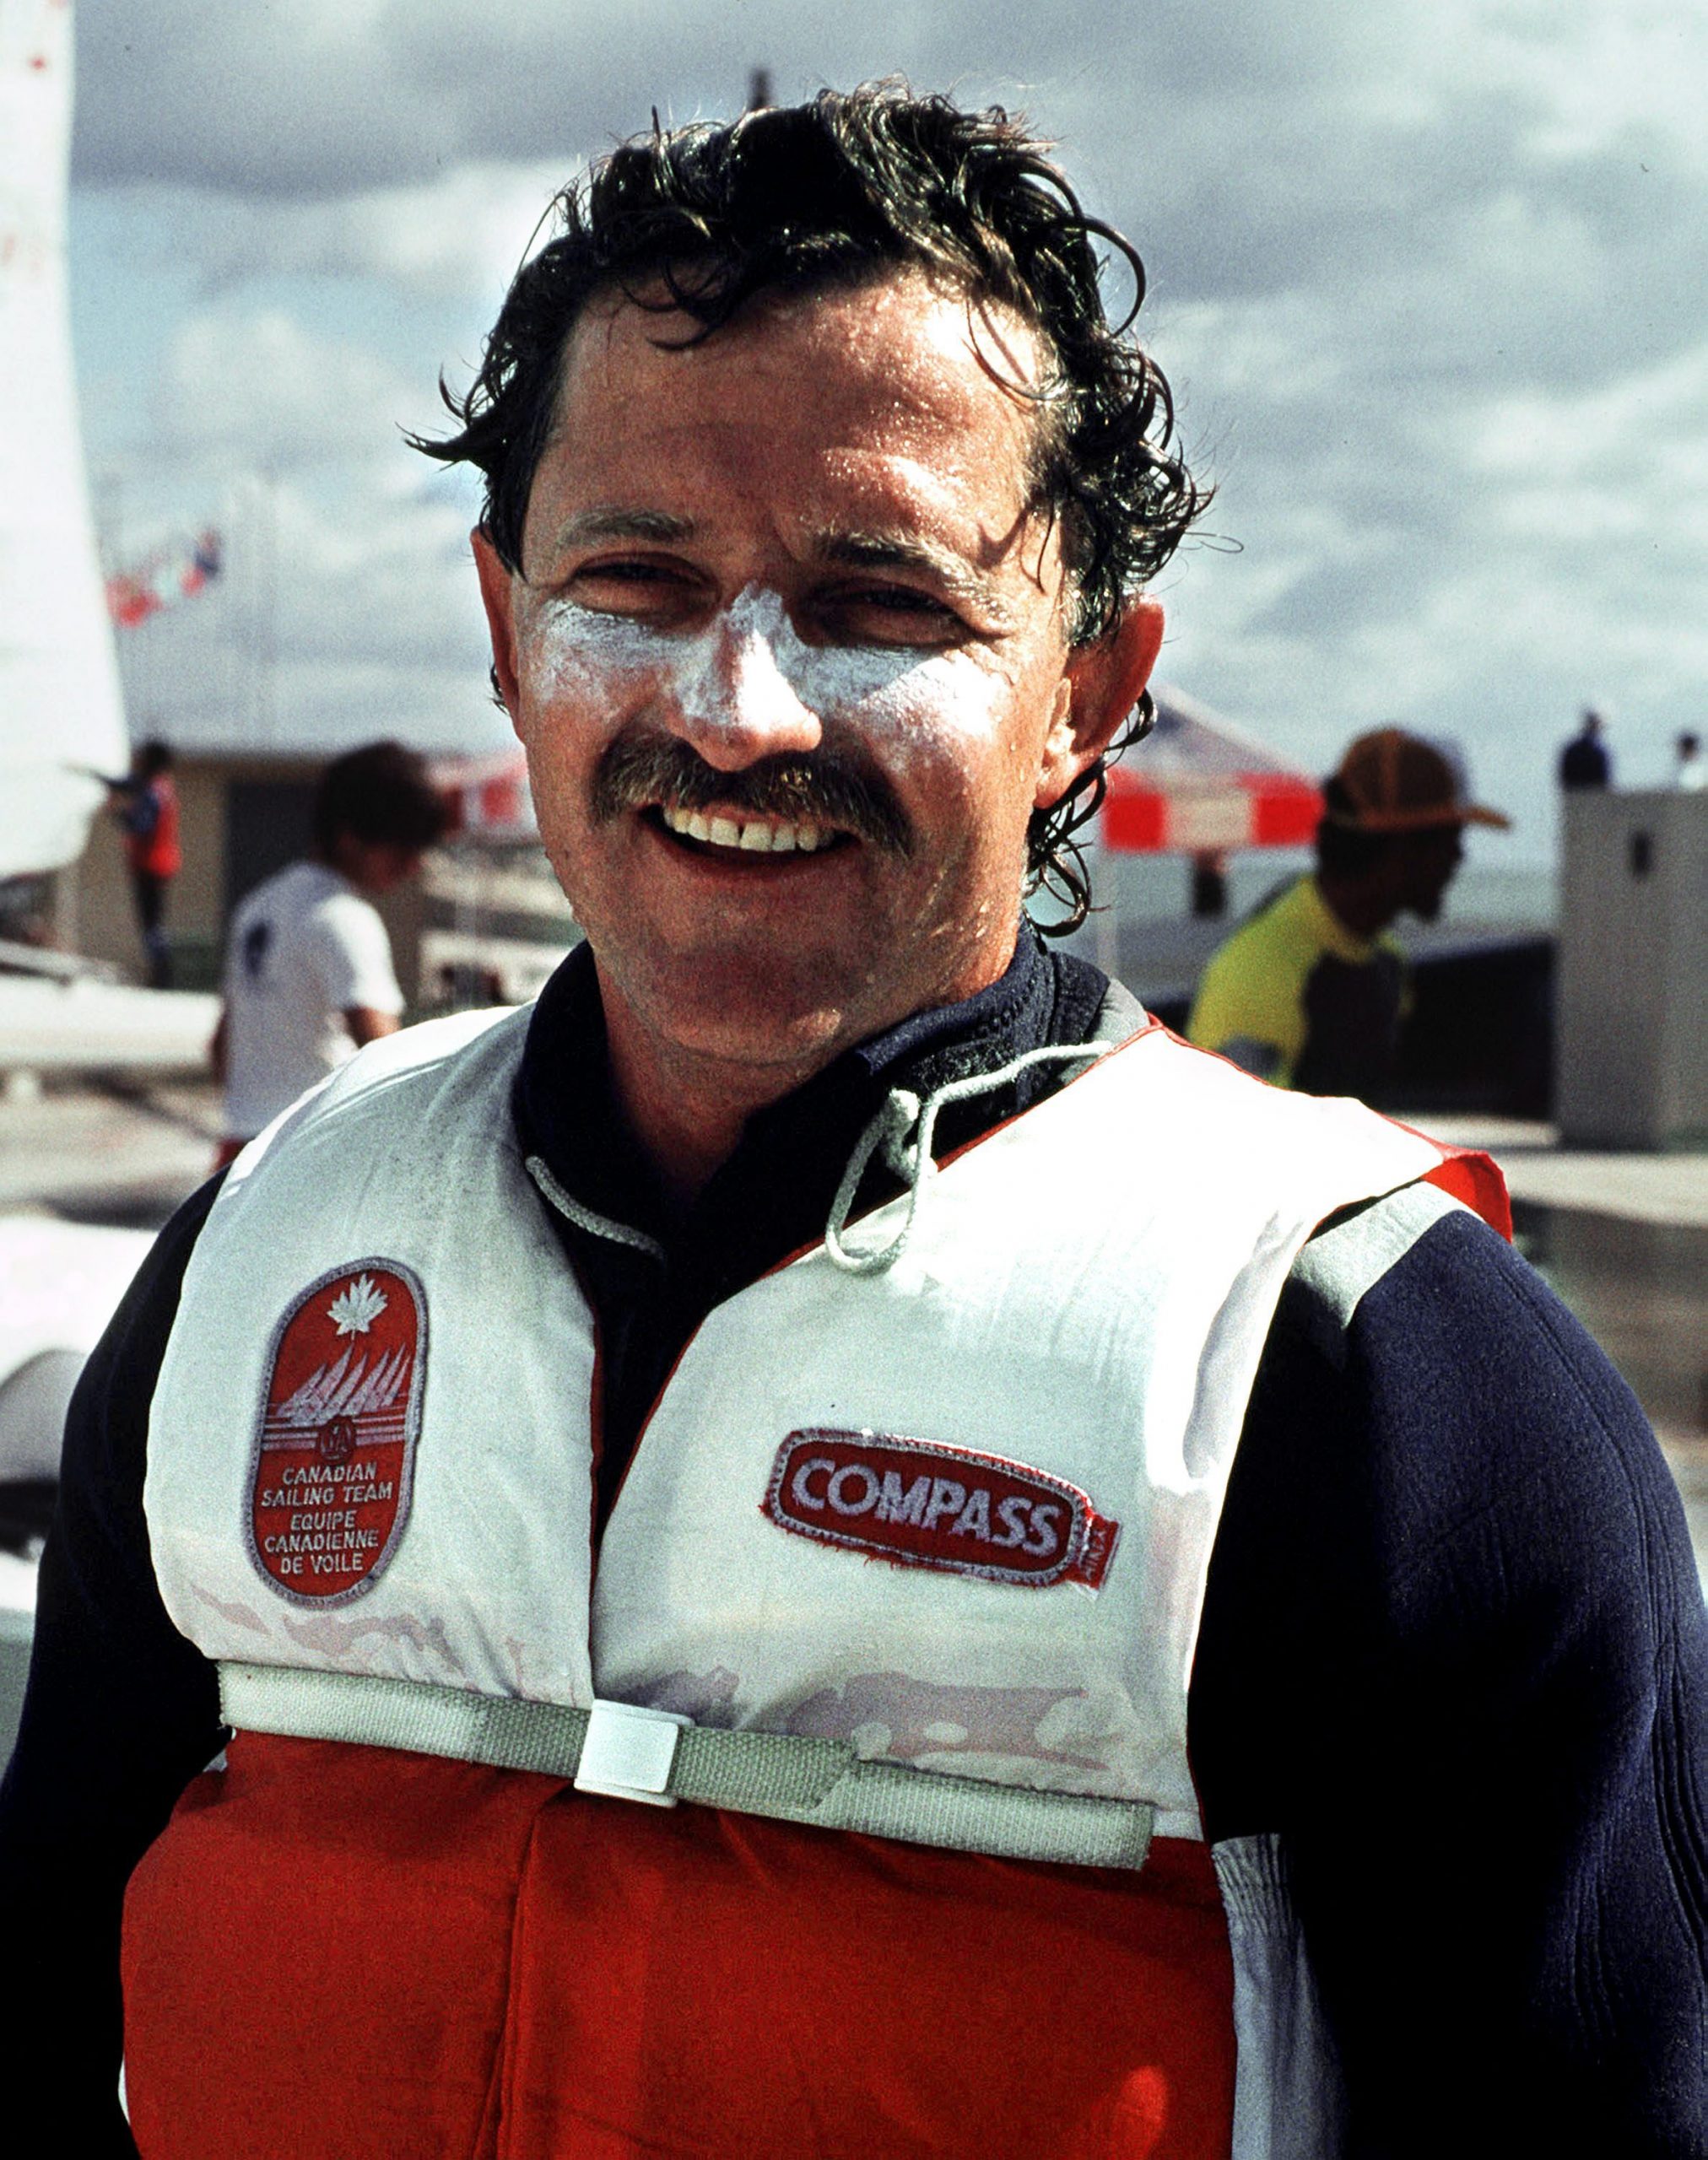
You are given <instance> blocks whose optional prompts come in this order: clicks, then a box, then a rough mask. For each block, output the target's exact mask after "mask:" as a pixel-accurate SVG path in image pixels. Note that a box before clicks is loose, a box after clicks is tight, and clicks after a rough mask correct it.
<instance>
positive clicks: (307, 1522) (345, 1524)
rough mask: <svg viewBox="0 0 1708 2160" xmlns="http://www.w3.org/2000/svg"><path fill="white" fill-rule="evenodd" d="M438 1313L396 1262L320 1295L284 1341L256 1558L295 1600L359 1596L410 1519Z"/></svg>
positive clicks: (258, 1475) (301, 1306)
mask: <svg viewBox="0 0 1708 2160" xmlns="http://www.w3.org/2000/svg"><path fill="white" fill-rule="evenodd" d="M426 1364H427V1307H426V1301H425V1299H424V1297H423V1295H422V1292H421V1286H420V1284H419V1282H417V1281H416V1279H415V1277H414V1276H413V1274H411V1273H410V1272H409V1270H408V1268H406V1267H404V1266H402V1265H401V1263H400V1262H398V1261H394V1260H364V1261H358V1262H356V1263H355V1264H354V1266H349V1267H341V1268H338V1269H337V1270H335V1271H334V1272H332V1274H330V1275H324V1276H322V1277H321V1279H320V1281H319V1282H315V1283H311V1285H310V1287H309V1288H307V1289H306V1290H305V1291H304V1292H303V1293H302V1295H301V1296H300V1298H298V1299H296V1300H295V1303H294V1304H292V1305H291V1307H290V1308H289V1310H288V1311H287V1312H286V1314H285V1315H284V1319H283V1320H281V1321H280V1323H279V1326H278V1332H277V1334H276V1335H275V1336H274V1338H273V1359H272V1363H271V1365H270V1366H269V1368H268V1385H267V1399H266V1402H265V1404H264V1406H263V1407H262V1417H261V1431H260V1434H259V1437H258V1440H257V1446H256V1450H255V1470H254V1476H253V1478H252V1480H251V1489H250V1508H249V1524H248V1531H249V1549H250V1552H251V1556H252V1557H253V1558H254V1561H255V1564H256V1566H257V1568H259V1569H260V1570H261V1572H262V1574H264V1575H265V1576H266V1577H267V1579H268V1581H269V1582H271V1583H273V1585H275V1587H276V1588H278V1589H279V1590H283V1591H284V1594H285V1596H287V1597H292V1598H299V1599H300V1600H302V1601H304V1602H305V1603H307V1604H311V1605H333V1604H337V1603H338V1602H340V1601H343V1600H344V1599H347V1598H352V1597H358V1596H360V1595H361V1593H362V1592H363V1591H364V1590H366V1589H367V1588H368V1586H369V1585H370V1584H371V1583H372V1581H373V1580H374V1579H375V1577H376V1575H378V1574H380V1572H381V1569H383V1568H384V1567H385V1565H386V1562H387V1561H388V1560H389V1559H390V1558H391V1557H392V1552H394V1551H395V1550H396V1548H397V1541H398V1539H399V1538H400V1537H401V1536H403V1525H404V1524H405V1523H406V1522H407V1521H408V1517H409V1487H410V1481H411V1477H412V1473H413V1469H414V1461H415V1437H416V1434H417V1433H418V1432H419V1429H420V1424H421V1384H422V1381H423V1380H424V1377H425V1374H426Z"/></svg>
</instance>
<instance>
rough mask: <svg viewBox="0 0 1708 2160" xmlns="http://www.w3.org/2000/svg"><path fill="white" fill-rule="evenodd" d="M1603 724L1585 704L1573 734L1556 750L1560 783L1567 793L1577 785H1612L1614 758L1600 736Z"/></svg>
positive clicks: (1603, 735)
mask: <svg viewBox="0 0 1708 2160" xmlns="http://www.w3.org/2000/svg"><path fill="white" fill-rule="evenodd" d="M1606 732H1607V728H1606V723H1605V722H1604V721H1603V719H1602V716H1601V715H1600V714H1599V713H1598V712H1597V710H1595V708H1594V707H1593V706H1592V705H1586V706H1585V707H1584V709H1583V712H1582V714H1581V716H1580V719H1579V721H1578V729H1577V732H1576V735H1574V736H1573V737H1572V738H1571V740H1570V742H1568V743H1567V744H1566V745H1565V748H1564V749H1563V750H1562V751H1561V752H1560V753H1559V784H1560V786H1561V787H1562V788H1564V789H1565V791H1566V793H1567V794H1570V793H1571V792H1572V791H1573V790H1574V789H1576V788H1580V787H1608V786H1611V785H1612V782H1613V759H1612V758H1611V757H1610V756H1609V755H1608V746H1607V743H1606V742H1605V741H1604V739H1603V737H1605V735H1606Z"/></svg>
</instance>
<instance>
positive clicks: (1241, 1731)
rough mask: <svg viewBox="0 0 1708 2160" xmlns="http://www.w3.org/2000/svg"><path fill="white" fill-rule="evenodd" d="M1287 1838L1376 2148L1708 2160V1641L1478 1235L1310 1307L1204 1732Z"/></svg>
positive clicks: (1614, 1394)
mask: <svg viewBox="0 0 1708 2160" xmlns="http://www.w3.org/2000/svg"><path fill="white" fill-rule="evenodd" d="M1190 1730H1191V1736H1192V1762H1193V1768H1194V1774H1195V1775H1196V1776H1197V1780H1198V1785H1199V1790H1200V1793H1201V1795H1202V1798H1203V1806H1204V1812H1205V1817H1206V1825H1207V1828H1208V1833H1209V1835H1210V1837H1211V1838H1212V1839H1213V1840H1219V1839H1224V1838H1230V1837H1242V1836H1246V1835H1251V1834H1256V1833H1278V1835H1279V1838H1280V1839H1281V1843H1282V1846H1283V1848H1284V1852H1285V1854H1286V1857H1287V1861H1288V1865H1289V1873H1290V1877H1291V1881H1292V1883H1293V1886H1294V1895H1295V1899H1296V1903H1297V1908H1298V1912H1299V1915H1300V1920H1301V1923H1302V1925H1303V1929H1304V1935H1305V1943H1306V1946H1307V1948H1308V1951H1309V1954H1310V1957H1311V1962H1312V1964H1313V1966H1314V1968H1315V1972H1316V1982H1317V1985H1318V1988H1319V1990H1320V1995H1321V2000H1322V2005H1323V2007H1324V2010H1325V2012H1326V2014H1327V2020H1328V2023H1329V2028H1330V2030H1331V2032H1332V2036H1333V2039H1334V2043H1335V2045H1336V2048H1337V2050H1338V2055H1339V2058H1340V2065H1341V2071H1342V2075H1343V2079H1344V2083H1345V2088H1346V2095H1347V2102H1348V2106H1349V2124H1350V2129H1351V2149H1352V2150H1353V2151H1354V2152H1357V2153H1359V2154H1364V2153H1371V2154H1376V2153H1380V2154H1382V2155H1392V2156H1408V2155H1413V2154H1415V2155H1419V2156H1421V2155H1423V2154H1425V2153H1427V2154H1430V2155H1437V2154H1440V2153H1442V2152H1452V2153H1454V2154H1456V2155H1460V2156H1463V2155H1467V2154H1480V2153H1484V2152H1488V2153H1489V2154H1495V2153H1500V2154H1502V2155H1505V2156H1510V2155H1511V2154H1513V2153H1516V2152H1546V2153H1548V2154H1549V2160H1566V2156H1570V2155H1576V2154H1584V2155H1588V2154H1592V2153H1593V2154H1595V2155H1597V2160H1604V2156H1606V2155H1608V2154H1611V2153H1615V2152H1617V2153H1619V2155H1621V2156H1622V2160H1650V2156H1663V2155H1664V2156H1667V2160H1685V2156H1687V2155H1689V2156H1700V2155H1701V2154H1703V2153H1704V2152H1708V2070H1705V2065H1708V1976H1705V1958H1704V1950H1705V1943H1708V1877H1705V1853H1708V1838H1705V1820H1708V1807H1705V1801H1708V1623H1705V1616H1704V1611H1703V1604H1702V1596H1701V1590H1700V1585H1699V1583H1698V1579H1697V1574H1696V1569H1695V1565H1694V1560H1693V1558H1692V1555H1691V1551H1690V1546H1689V1538H1688V1536H1687V1534H1686V1531H1685V1525H1684V1515H1683V1510H1682V1508H1681V1507H1680V1504H1679V1502H1678V1494H1677V1493H1676V1491H1675V1489H1674V1488H1673V1482H1672V1479H1671V1477H1670V1475H1669V1473H1668V1471H1667V1467H1666V1466H1665V1463H1664V1462H1663V1461H1662V1457H1661V1455H1660V1451H1659V1450H1658V1449H1657V1446H1656V1444H1655V1442H1654V1439H1653V1438H1652V1436H1651V1434H1650V1433H1649V1430H1648V1428H1647V1426H1646V1423H1645V1422H1644V1419H1643V1417H1642V1415H1641V1412H1640V1410H1639V1409H1638V1407H1637V1405H1636V1402H1635V1400H1634V1398H1633V1397H1632V1396H1631V1395H1630V1391H1629V1390H1627V1388H1626V1387H1625V1386H1624V1383H1623V1382H1622V1381H1621V1380H1619V1377H1618V1376H1617V1374H1615V1373H1614V1372H1613V1369H1612V1368H1611V1366H1610V1365H1609V1364H1608V1362H1607V1360H1606V1359H1605V1358H1604V1357H1603V1355H1602V1353H1600V1351H1599V1350H1598V1349H1597V1347H1596V1346H1595V1344H1594V1343H1593V1342H1592V1341H1591V1340H1590V1338H1589V1337H1588V1336H1586V1334H1585V1332H1584V1331H1583V1330H1582V1329H1581V1327H1580V1326H1578V1324H1577V1323H1576V1321H1575V1320H1573V1319H1572V1317H1571V1316H1570V1314H1569V1313H1568V1312H1567V1311H1566V1310H1565V1308H1564V1307H1563V1306H1562V1305H1561V1304H1559V1301H1558V1299H1556V1298H1555V1297H1554V1295H1553V1293H1551V1292H1550V1291H1549V1288H1547V1286H1546V1285H1545V1284H1544V1283H1543V1282H1542V1280H1541V1279H1540V1278H1539V1277H1538V1276H1537V1275H1535V1274H1534V1273H1533V1272H1532V1271H1531V1269H1530V1268H1529V1267H1527V1266H1526V1264H1525V1263H1524V1262H1523V1261H1522V1260H1520V1259H1519V1258H1518V1257H1517V1256H1516V1255H1515V1254H1514V1253H1512V1252H1511V1250H1509V1249H1508V1248H1507V1247H1506V1246H1505V1245H1504V1244H1503V1243H1502V1242H1501V1240H1500V1239H1498V1238H1497V1237H1495V1236H1494V1234H1493V1233H1492V1232H1490V1231H1489V1230H1487V1229H1486V1228H1484V1225H1482V1224H1481V1223H1478V1222H1477V1221H1476V1220H1475V1218H1472V1217H1469V1216H1467V1215H1466V1214H1463V1213H1462V1212H1457V1211H1455V1212H1452V1213H1451V1214H1449V1215H1447V1216H1446V1217H1445V1218H1442V1219H1440V1220H1438V1221H1436V1222H1435V1223H1434V1225H1433V1227H1431V1228H1429V1229H1428V1230H1427V1231H1426V1233H1425V1234H1423V1235H1422V1236H1420V1237H1419V1239H1417V1240H1416V1242H1415V1243H1414V1244H1413V1245H1411V1246H1410V1249H1409V1250H1407V1251H1405V1252H1404V1253H1403V1256H1402V1257H1400V1258H1399V1259H1398V1260H1397V1261H1395V1262H1394V1264H1392V1266H1389V1267H1388V1268H1387V1270H1386V1272H1384V1273H1381V1275H1380V1276H1379V1277H1378V1279H1376V1281H1375V1282H1373V1283H1372V1284H1371V1285H1370V1287H1369V1288H1368V1289H1367V1290H1365V1293H1363V1295H1362V1296H1361V1298H1360V1299H1359V1301H1358V1303H1357V1304H1356V1306H1355V1309H1353V1310H1351V1311H1350V1312H1349V1313H1348V1312H1345V1311H1336V1310H1332V1309H1330V1308H1329V1305H1328V1304H1327V1303H1326V1302H1325V1300H1324V1299H1323V1298H1322V1295H1321V1293H1320V1292H1319V1291H1317V1290H1314V1289H1313V1288H1311V1286H1310V1285H1309V1284H1308V1283H1307V1282H1302V1281H1300V1280H1298V1279H1296V1278H1295V1281H1294V1282H1291V1283H1289V1288H1288V1291H1287V1293H1286V1294H1285V1297H1284V1300H1283V1305H1282V1309H1281V1311H1280V1313H1279V1315H1278V1319H1277V1322H1276V1325H1275V1327H1274V1329H1273V1331H1272V1334H1271V1337H1270V1342H1269V1345H1268V1347H1267V1352H1266V1355H1265V1358H1264V1363H1263V1366H1262V1371H1261V1374H1260V1376H1259V1379H1258V1381H1257V1386H1256V1389H1255V1390H1254V1392H1253V1396H1252V1399H1251V1407H1250V1410H1249V1412H1248V1416H1247V1422H1246V1431H1245V1434H1244V1437H1243V1439H1242V1441H1241V1444H1240V1452H1239V1455H1238V1456H1237V1458H1236V1461H1235V1468H1234V1472H1233V1476H1232V1478H1231V1480H1230V1488H1229V1493H1228V1498H1227V1504H1226V1507H1225V1509H1224V1515H1223V1520H1222V1524H1221V1527H1220V1530H1219V1535H1218V1539H1217V1543H1216V1547H1215V1551H1214V1554H1213V1560H1212V1564H1211V1569H1210V1575H1209V1582H1208V1590H1207V1596H1206V1603H1205V1609H1204V1616H1203V1628H1202V1630H1201V1633H1200V1639H1199V1646H1198V1655H1197V1664H1196V1666H1195V1669H1194V1675H1193V1682H1192V1697H1191V1725H1190Z"/></svg>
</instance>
